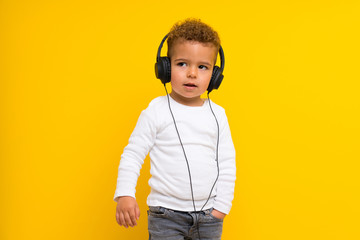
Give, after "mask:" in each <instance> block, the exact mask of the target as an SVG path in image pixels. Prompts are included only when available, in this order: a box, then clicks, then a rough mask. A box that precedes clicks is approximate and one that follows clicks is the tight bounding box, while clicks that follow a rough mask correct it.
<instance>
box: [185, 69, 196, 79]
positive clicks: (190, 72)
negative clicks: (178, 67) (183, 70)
mask: <svg viewBox="0 0 360 240" xmlns="http://www.w3.org/2000/svg"><path fill="white" fill-rule="evenodd" d="M187 77H188V78H196V77H197V68H196V67H189V68H188V72H187Z"/></svg>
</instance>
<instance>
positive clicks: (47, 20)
mask: <svg viewBox="0 0 360 240" xmlns="http://www.w3.org/2000/svg"><path fill="white" fill-rule="evenodd" d="M359 16H360V3H359V1H346V0H345V1H331V0H330V1H329V0H327V1H314V0H303V1H290V0H289V1H279V0H275V1H235V0H234V1H226V0H224V1H194V0H182V1H159V0H158V1H157V0H154V1H145V0H143V1H109V0H105V1H70V0H66V1H40V0H38V1H19V0H7V1H6V0H1V1H0V100H1V101H0V107H1V111H0V114H1V115H0V141H1V145H0V146H1V149H0V150H1V151H0V157H1V161H0V164H1V165H0V180H1V181H0V184H1V185H0V187H1V188H0V189H1V196H0V215H1V218H0V224H1V225H0V239H2V240H10V239H11V240H12V239H68V240H70V239H114V240H115V239H147V236H148V235H147V217H146V210H147V206H146V196H147V194H148V192H149V187H148V185H147V180H148V178H149V173H148V171H149V161H148V159H147V160H146V163H145V164H144V166H143V169H142V172H141V177H140V179H139V182H138V187H137V200H138V203H139V205H140V209H141V217H140V221H139V224H138V226H137V227H136V228H133V229H124V228H121V227H119V226H118V225H117V224H116V221H115V206H116V204H115V202H114V201H113V200H112V198H113V194H114V190H115V184H116V177H117V167H118V164H119V159H120V155H121V153H122V151H123V148H124V147H125V145H126V144H127V141H128V138H129V135H130V133H131V132H132V130H133V128H134V126H135V123H136V120H137V117H138V116H139V114H140V112H141V110H142V109H144V108H146V106H147V105H148V103H149V101H150V100H151V99H153V98H155V97H157V96H159V95H164V89H163V86H162V85H161V84H160V81H159V80H157V79H156V78H155V75H154V63H155V55H156V51H157V47H158V45H159V43H160V40H161V39H162V37H163V36H164V35H165V34H166V33H167V31H168V30H169V29H170V27H171V26H172V24H173V23H175V22H176V21H178V20H182V19H184V18H186V17H197V18H200V19H202V20H203V21H204V22H206V23H208V24H210V25H211V26H213V27H214V28H215V29H216V30H217V31H218V32H219V34H220V37H221V39H222V46H223V48H224V51H225V56H226V68H225V72H224V75H225V78H224V81H223V84H222V86H221V87H220V89H219V90H218V91H213V93H212V94H211V96H212V99H213V100H214V101H215V102H216V103H218V104H220V105H222V106H223V107H224V108H225V109H226V111H227V115H228V118H229V122H230V126H231V129H232V135H233V141H234V143H235V147H236V150H237V169H238V170H237V181H236V194H235V199H234V201H233V208H232V211H231V213H230V215H229V216H227V217H226V220H225V223H224V232H223V239H227V240H230V239H243V240H289V239H291V240H297V239H299V240H300V239H301V240H303V239H308V240H312V239H316V240H318V239H326V240H335V239H336V240H355V239H356V240H357V239H360V228H359V226H360V218H359V216H360V206H359V202H360V194H359V187H360V180H359V170H360V169H359V160H360V150H359V148H360V139H359V138H360V127H359V123H360V114H359V112H360V97H359V90H360V83H359V81H360V74H359V63H360V61H359V58H360V57H359V56H360V48H359V43H360V37H359V29H360V17H359ZM164 54H165V53H163V55H164Z"/></svg>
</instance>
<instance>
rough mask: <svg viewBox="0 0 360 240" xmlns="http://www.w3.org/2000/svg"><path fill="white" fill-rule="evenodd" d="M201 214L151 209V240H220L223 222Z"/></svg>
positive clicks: (149, 212) (209, 213) (204, 213)
mask: <svg viewBox="0 0 360 240" xmlns="http://www.w3.org/2000/svg"><path fill="white" fill-rule="evenodd" d="M211 211H212V209H208V210H204V211H201V212H180V211H174V210H171V209H167V208H163V207H149V211H148V229H149V240H220V239H221V233H222V226H223V220H222V219H218V218H216V217H214V216H213V215H211Z"/></svg>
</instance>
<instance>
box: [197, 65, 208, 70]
mask: <svg viewBox="0 0 360 240" xmlns="http://www.w3.org/2000/svg"><path fill="white" fill-rule="evenodd" d="M199 68H200V69H201V70H206V69H209V68H208V67H207V66H205V65H200V66H199Z"/></svg>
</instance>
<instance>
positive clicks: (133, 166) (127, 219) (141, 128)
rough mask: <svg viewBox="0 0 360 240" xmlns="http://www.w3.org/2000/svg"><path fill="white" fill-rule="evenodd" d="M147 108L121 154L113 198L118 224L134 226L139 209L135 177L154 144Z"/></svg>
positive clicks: (136, 177)
mask: <svg viewBox="0 0 360 240" xmlns="http://www.w3.org/2000/svg"><path fill="white" fill-rule="evenodd" d="M153 122H154V121H153V120H152V119H151V117H150V116H149V114H148V112H147V110H145V111H143V112H142V113H141V115H140V117H139V119H138V122H137V124H136V126H135V129H134V131H133V132H132V134H131V136H130V139H129V144H128V145H127V146H126V147H125V149H124V152H123V154H122V155H121V161H120V164H119V169H118V178H117V185H116V191H115V195H114V200H115V201H116V202H117V207H116V220H117V222H118V223H119V225H120V226H124V227H126V228H127V227H128V226H131V227H133V226H136V220H138V219H139V216H140V210H139V207H138V204H137V202H136V200H135V191H136V189H135V188H136V183H137V179H138V177H139V175H140V169H141V167H142V164H143V163H144V159H145V157H146V155H147V154H148V152H149V150H150V149H151V147H152V146H153V144H154V141H155V136H156V127H155V125H154V124H153Z"/></svg>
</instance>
